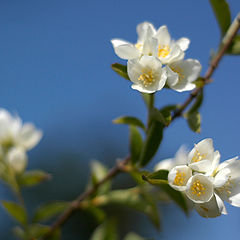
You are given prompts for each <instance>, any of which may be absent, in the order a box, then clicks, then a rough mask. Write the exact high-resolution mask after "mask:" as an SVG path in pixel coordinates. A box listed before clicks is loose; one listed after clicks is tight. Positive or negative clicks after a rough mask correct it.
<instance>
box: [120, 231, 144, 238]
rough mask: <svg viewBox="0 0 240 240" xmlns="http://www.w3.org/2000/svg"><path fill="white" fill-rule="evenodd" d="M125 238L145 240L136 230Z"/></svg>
mask: <svg viewBox="0 0 240 240" xmlns="http://www.w3.org/2000/svg"><path fill="white" fill-rule="evenodd" d="M124 240H144V238H142V237H140V236H139V235H137V234H136V233H134V232H131V233H128V234H127V235H126V236H125V238H124Z"/></svg>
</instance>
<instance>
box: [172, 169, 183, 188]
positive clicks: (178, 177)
mask: <svg viewBox="0 0 240 240" xmlns="http://www.w3.org/2000/svg"><path fill="white" fill-rule="evenodd" d="M185 177H186V173H184V172H179V171H177V174H176V177H175V179H174V182H173V184H174V185H177V186H183V184H184V180H185Z"/></svg>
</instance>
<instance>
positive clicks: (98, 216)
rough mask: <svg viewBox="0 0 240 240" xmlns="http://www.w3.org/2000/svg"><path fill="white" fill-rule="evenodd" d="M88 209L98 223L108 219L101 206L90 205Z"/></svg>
mask: <svg viewBox="0 0 240 240" xmlns="http://www.w3.org/2000/svg"><path fill="white" fill-rule="evenodd" d="M86 211H87V212H88V213H90V214H91V215H92V216H93V217H94V218H95V220H96V221H97V222H98V223H102V222H103V221H104V220H105V219H106V214H105V212H104V211H103V210H102V209H101V208H99V207H95V206H90V207H88V208H86Z"/></svg>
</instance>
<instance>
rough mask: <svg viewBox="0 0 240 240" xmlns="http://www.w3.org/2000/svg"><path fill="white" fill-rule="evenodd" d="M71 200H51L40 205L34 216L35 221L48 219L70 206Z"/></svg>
mask: <svg viewBox="0 0 240 240" xmlns="http://www.w3.org/2000/svg"><path fill="white" fill-rule="evenodd" d="M69 204H70V203H69V202H51V203H46V204H44V205H42V206H40V207H39V208H38V209H37V210H36V212H35V214H34V217H33V222H41V221H47V220H49V219H51V218H53V217H56V216H57V215H58V214H60V213H62V212H63V211H65V210H66V209H67V208H68V207H69Z"/></svg>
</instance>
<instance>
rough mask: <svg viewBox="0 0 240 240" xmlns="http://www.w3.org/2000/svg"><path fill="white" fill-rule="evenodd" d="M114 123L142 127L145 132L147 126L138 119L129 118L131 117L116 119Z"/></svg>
mask: <svg viewBox="0 0 240 240" xmlns="http://www.w3.org/2000/svg"><path fill="white" fill-rule="evenodd" d="M113 123H115V124H128V125H133V126H136V127H140V128H142V129H143V130H145V126H144V124H143V123H142V121H141V120H139V119H138V118H136V117H129V116H124V117H119V118H116V119H114V120H113Z"/></svg>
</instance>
